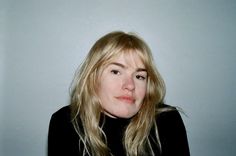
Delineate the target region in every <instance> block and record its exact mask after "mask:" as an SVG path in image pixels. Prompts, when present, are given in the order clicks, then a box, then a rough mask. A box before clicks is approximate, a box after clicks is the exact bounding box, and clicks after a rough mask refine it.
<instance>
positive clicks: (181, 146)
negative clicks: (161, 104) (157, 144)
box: [157, 109, 190, 156]
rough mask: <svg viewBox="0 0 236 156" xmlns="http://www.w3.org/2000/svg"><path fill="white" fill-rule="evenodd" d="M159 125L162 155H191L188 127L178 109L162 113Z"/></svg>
mask: <svg viewBox="0 0 236 156" xmlns="http://www.w3.org/2000/svg"><path fill="white" fill-rule="evenodd" d="M157 125H158V130H159V136H160V141H161V144H162V156H177V155H179V156H190V151H189V145H188V139H187V134H186V129H185V126H184V123H183V120H182V118H181V116H180V114H179V112H178V111H177V110H176V109H174V110H170V111H166V112H163V113H161V114H160V115H159V118H158V120H157Z"/></svg>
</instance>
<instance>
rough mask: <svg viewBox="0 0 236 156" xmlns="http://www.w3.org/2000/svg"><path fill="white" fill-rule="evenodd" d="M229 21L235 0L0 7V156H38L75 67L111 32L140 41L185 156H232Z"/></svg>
mask: <svg viewBox="0 0 236 156" xmlns="http://www.w3.org/2000/svg"><path fill="white" fill-rule="evenodd" d="M235 19H236V1H235V0H142V1H141V0H93V1H92V0H20V1H19V0H2V1H1V4H0V135H1V136H0V141H1V142H0V145H1V146H0V147H1V149H0V155H1V156H15V155H18V156H43V155H46V147H47V132H48V124H49V120H50V117H51V115H52V113H53V112H55V111H56V110H58V109H59V108H61V107H62V106H65V105H67V104H68V99H69V98H68V97H69V86H70V82H71V80H72V78H73V75H74V72H75V70H76V68H77V67H78V66H79V64H80V63H81V61H82V60H83V59H84V57H85V56H86V54H87V53H88V51H89V49H90V47H91V46H92V44H93V43H94V42H95V41H96V40H97V39H98V38H99V37H101V36H102V35H104V34H106V33H108V32H110V31H113V30H123V31H126V32H128V31H132V32H136V33H137V34H139V35H140V36H142V37H143V38H144V40H146V42H147V43H148V44H149V46H150V48H151V49H152V51H153V55H154V57H155V61H156V64H157V66H158V69H159V70H160V72H161V74H162V75H163V77H164V79H165V82H166V86H167V96H166V102H167V103H168V104H171V105H174V106H179V107H181V108H182V109H183V110H184V112H185V113H186V116H185V115H182V117H183V120H184V122H185V125H186V129H187V133H188V138H189V144H190V150H191V154H192V156H222V155H225V156H233V155H235V153H236V148H235V145H236V135H235V132H236V117H235V109H236V69H235V67H236V52H235V49H236V20H235Z"/></svg>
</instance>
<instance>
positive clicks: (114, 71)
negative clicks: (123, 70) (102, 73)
mask: <svg viewBox="0 0 236 156" xmlns="http://www.w3.org/2000/svg"><path fill="white" fill-rule="evenodd" d="M111 73H112V74H114V75H118V74H120V72H119V71H118V70H111Z"/></svg>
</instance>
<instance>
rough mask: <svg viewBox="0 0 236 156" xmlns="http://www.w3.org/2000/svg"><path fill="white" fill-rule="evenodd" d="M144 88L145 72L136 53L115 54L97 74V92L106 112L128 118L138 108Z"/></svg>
mask: <svg viewBox="0 0 236 156" xmlns="http://www.w3.org/2000/svg"><path fill="white" fill-rule="evenodd" d="M146 88H147V72H146V69H145V67H144V64H143V63H142V61H141V59H140V58H139V56H138V55H137V54H136V53H135V52H132V53H128V54H121V55H120V56H118V57H116V58H114V59H113V60H112V61H111V63H110V64H108V66H106V68H105V69H104V71H103V73H102V74H101V77H100V85H99V90H98V95H99V98H100V100H101V106H102V108H103V111H104V112H105V114H107V115H108V116H110V117H113V118H117V117H120V118H130V117H132V116H134V115H135V114H136V113H137V112H138V111H139V109H140V107H141V105H142V103H143V99H144V97H145V94H146Z"/></svg>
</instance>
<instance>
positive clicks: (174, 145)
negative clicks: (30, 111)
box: [48, 105, 190, 156]
mask: <svg viewBox="0 0 236 156" xmlns="http://www.w3.org/2000/svg"><path fill="white" fill-rule="evenodd" d="M163 107H169V106H167V105H163ZM156 122H157V126H158V131H159V136H160V141H161V146H162V154H161V155H160V151H159V149H158V148H155V149H154V152H155V155H157V156H159V155H160V156H189V155H190V153H189V147H188V141H187V135H186V130H185V127H184V123H183V121H182V118H181V116H180V114H179V112H178V111H177V110H176V109H174V110H171V111H166V112H163V113H161V114H159V116H158V117H157V121H156ZM128 123H129V119H121V118H119V119H115V118H110V117H108V116H105V124H104V126H103V131H104V132H105V134H106V137H107V144H108V147H109V149H110V150H111V152H112V153H113V155H114V156H125V151H124V148H123V145H122V137H123V136H122V135H123V132H124V130H125V128H126V126H127V125H128ZM150 135H152V133H150ZM82 151H83V150H81V149H80V147H79V137H78V135H77V133H76V132H75V130H74V127H73V125H72V123H71V118H70V108H69V106H65V107H63V108H61V109H60V110H58V111H57V112H55V113H54V114H53V115H52V117H51V121H50V125H49V133H48V156H60V155H61V156H62V155H65V156H80V155H82Z"/></svg>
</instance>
